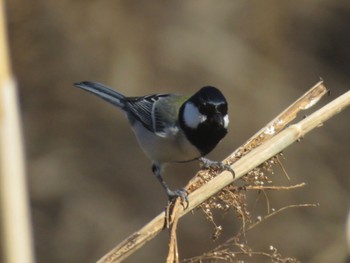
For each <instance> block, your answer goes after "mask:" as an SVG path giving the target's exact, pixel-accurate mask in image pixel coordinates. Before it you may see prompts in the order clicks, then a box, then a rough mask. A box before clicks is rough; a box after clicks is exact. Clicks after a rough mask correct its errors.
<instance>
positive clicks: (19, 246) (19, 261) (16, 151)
mask: <svg viewBox="0 0 350 263" xmlns="http://www.w3.org/2000/svg"><path fill="white" fill-rule="evenodd" d="M4 14H5V12H4V3H3V1H1V0H0V223H1V230H0V235H1V242H2V247H3V253H2V255H3V260H1V259H0V261H1V262H6V263H14V262H16V263H30V262H34V259H33V250H32V240H31V227H30V220H29V209H28V198H27V196H28V195H27V189H26V180H25V173H24V158H23V146H22V145H23V144H22V138H21V127H20V120H19V110H18V104H17V96H16V86H15V83H14V81H13V80H12V75H11V70H10V63H9V56H8V48H7V41H6V30H5V24H6V23H5V17H4ZM0 254H1V253H0Z"/></svg>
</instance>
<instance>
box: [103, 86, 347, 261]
mask: <svg viewBox="0 0 350 263" xmlns="http://www.w3.org/2000/svg"><path fill="white" fill-rule="evenodd" d="M317 85H322V82H320V83H318V84H317ZM317 85H316V86H317ZM349 105H350V91H348V92H347V93H345V94H343V95H342V96H340V97H338V98H337V99H335V100H333V101H332V102H330V103H329V104H327V105H326V106H324V107H323V108H321V109H319V110H318V111H316V112H314V113H313V114H311V115H310V116H308V117H307V118H305V119H303V120H302V121H300V122H298V123H296V124H294V125H291V126H289V127H288V128H286V129H285V130H283V131H281V132H280V133H278V134H277V135H275V136H274V137H272V138H270V139H269V140H267V141H265V142H264V143H263V144H261V145H260V146H258V147H257V148H255V149H253V150H251V151H250V152H249V153H247V154H246V155H244V156H243V157H241V158H240V159H239V160H237V161H236V162H235V163H234V164H233V165H232V166H231V167H232V168H233V170H234V171H235V177H234V178H233V176H232V174H231V173H230V172H227V171H224V172H222V173H221V174H219V175H217V176H216V177H215V178H213V179H212V180H210V181H209V182H207V183H206V184H204V185H202V186H201V187H200V188H198V189H197V190H195V191H194V192H192V193H191V194H190V195H189V200H190V202H189V206H188V208H186V209H184V208H183V207H182V206H176V207H175V208H174V209H175V212H174V213H176V214H177V215H178V216H179V218H180V217H182V216H183V215H185V214H186V213H188V212H190V211H191V210H192V209H194V208H195V207H197V206H198V205H199V204H201V203H202V202H203V201H205V200H206V199H208V198H209V197H211V196H212V195H214V194H216V193H217V192H219V191H220V190H221V189H222V188H224V187H226V186H227V185H229V184H231V183H233V182H234V181H236V180H237V179H239V178H240V177H242V176H243V175H245V174H246V173H248V172H249V171H250V170H252V169H254V168H255V167H257V166H259V165H260V164H262V163H263V162H265V161H266V160H268V159H270V158H271V157H273V156H274V155H276V154H278V153H280V152H281V151H283V150H284V149H285V148H287V147H288V146H289V145H291V144H292V143H294V142H295V141H297V140H298V139H300V138H302V137H304V136H305V135H306V134H307V133H308V132H310V131H311V130H312V129H314V128H317V127H319V126H322V124H323V123H324V122H325V121H326V120H328V119H329V118H331V117H332V116H334V115H335V114H337V113H339V112H341V111H342V110H343V109H345V108H346V107H348V106H349ZM229 158H232V155H231V156H229V157H228V158H227V159H229ZM233 158H234V157H233ZM164 219H165V213H164V212H162V213H160V214H159V215H158V216H156V217H155V218H154V219H153V220H151V221H150V222H149V223H148V224H146V225H145V226H144V227H142V228H141V229H140V230H139V231H137V232H135V233H133V234H132V235H131V236H129V237H128V238H127V239H126V240H124V241H123V242H121V243H120V244H119V245H117V246H116V247H115V248H113V249H112V250H111V251H110V252H108V253H107V254H106V255H105V256H104V257H102V258H101V259H100V260H99V261H98V262H99V263H106V262H120V261H122V260H123V259H126V258H127V257H128V256H129V255H130V254H132V253H133V252H135V251H136V250H137V249H138V248H140V247H141V246H143V245H144V244H145V243H146V242H147V241H149V240H151V239H152V238H154V237H155V236H156V235H157V234H158V233H159V232H160V231H161V230H162V229H163V227H164Z"/></svg>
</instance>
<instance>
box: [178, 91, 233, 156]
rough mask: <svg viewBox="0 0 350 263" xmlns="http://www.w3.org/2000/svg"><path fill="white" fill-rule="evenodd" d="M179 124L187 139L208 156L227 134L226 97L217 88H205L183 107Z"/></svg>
mask: <svg viewBox="0 0 350 263" xmlns="http://www.w3.org/2000/svg"><path fill="white" fill-rule="evenodd" d="M179 122H180V126H181V128H182V129H183V130H184V132H185V134H186V136H187V139H188V140H189V141H190V142H191V143H192V144H193V145H195V146H196V147H197V149H198V150H199V151H200V152H201V153H202V155H206V154H208V153H209V152H210V151H212V150H213V149H214V147H215V146H216V145H217V144H218V143H219V141H220V140H221V139H222V138H223V137H224V136H225V135H226V133H227V126H228V123H229V120H228V115H227V102H226V99H225V97H224V95H223V94H222V93H221V91H220V90H218V89H217V88H215V87H211V86H206V87H203V88H202V89H200V90H199V91H198V92H197V93H195V94H194V95H193V96H192V97H190V98H189V99H188V100H187V101H186V102H185V103H184V104H183V105H182V106H181V108H180V113H179Z"/></svg>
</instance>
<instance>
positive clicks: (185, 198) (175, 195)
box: [166, 188, 189, 208]
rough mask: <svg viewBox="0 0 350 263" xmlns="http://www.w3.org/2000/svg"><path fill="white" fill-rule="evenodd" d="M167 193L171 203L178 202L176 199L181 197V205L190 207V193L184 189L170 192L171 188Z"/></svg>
mask: <svg viewBox="0 0 350 263" xmlns="http://www.w3.org/2000/svg"><path fill="white" fill-rule="evenodd" d="M166 193H167V195H168V198H169V201H170V202H172V201H174V200H176V198H178V197H180V199H181V204H182V205H183V207H184V208H187V207H188V204H189V201H188V193H187V191H186V190H185V189H184V188H181V189H177V190H174V191H172V190H170V189H169V188H167V189H166Z"/></svg>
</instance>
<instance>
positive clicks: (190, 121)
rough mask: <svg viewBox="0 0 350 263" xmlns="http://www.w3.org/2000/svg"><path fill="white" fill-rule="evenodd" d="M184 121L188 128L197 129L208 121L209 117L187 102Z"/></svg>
mask: <svg viewBox="0 0 350 263" xmlns="http://www.w3.org/2000/svg"><path fill="white" fill-rule="evenodd" d="M183 118H184V121H185V124H186V126H187V127H189V128H191V129H196V128H197V127H198V125H199V124H200V123H202V122H204V121H205V120H206V119H207V116H205V115H203V114H201V113H200V112H199V110H198V108H197V107H196V106H194V105H193V104H192V103H191V102H187V103H186V105H185V109H184V116H183Z"/></svg>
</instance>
